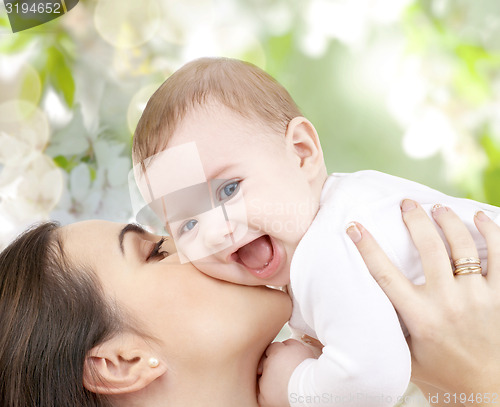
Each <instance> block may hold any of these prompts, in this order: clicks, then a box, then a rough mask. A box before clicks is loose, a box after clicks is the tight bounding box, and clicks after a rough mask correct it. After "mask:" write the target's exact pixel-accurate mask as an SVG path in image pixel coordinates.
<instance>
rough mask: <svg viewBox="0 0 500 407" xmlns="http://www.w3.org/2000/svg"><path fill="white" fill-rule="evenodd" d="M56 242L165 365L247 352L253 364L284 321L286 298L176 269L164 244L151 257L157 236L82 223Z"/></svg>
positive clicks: (127, 228)
mask: <svg viewBox="0 0 500 407" xmlns="http://www.w3.org/2000/svg"><path fill="white" fill-rule="evenodd" d="M61 237H62V241H63V245H64V252H65V254H66V255H67V256H68V257H69V259H70V260H71V261H72V262H73V263H75V264H82V265H86V266H89V267H91V268H92V269H93V270H95V272H96V274H97V276H98V278H99V279H100V280H101V283H102V285H103V288H104V291H105V293H106V295H107V297H108V298H110V299H112V300H113V301H116V302H117V303H118V304H119V305H120V306H122V307H124V308H125V309H126V310H127V311H128V312H129V314H130V315H131V316H132V317H134V319H137V320H138V321H139V322H140V323H141V327H143V328H144V329H146V330H147V333H148V334H150V335H152V336H153V337H155V338H156V339H158V341H159V343H160V344H161V345H160V346H161V348H162V351H164V356H165V357H166V358H168V359H169V360H170V363H175V362H174V361H175V360H177V359H179V360H182V364H183V365H189V364H190V363H191V362H192V363H197V361H199V360H200V357H201V358H203V359H204V360H207V361H208V360H210V359H211V357H213V359H214V360H217V358H220V355H221V352H223V353H224V354H227V353H234V354H235V355H236V354H238V352H247V353H248V352H249V351H250V353H252V352H251V350H252V349H255V353H256V357H257V358H258V355H257V354H258V353H259V355H260V353H262V351H263V349H264V348H265V346H266V345H267V344H268V343H269V342H270V341H271V340H272V339H273V338H274V336H275V335H276V334H277V332H278V331H279V329H280V328H281V326H282V325H283V324H284V323H285V322H286V321H287V320H288V318H289V316H290V312H291V304H290V299H289V297H288V296H287V295H286V294H284V293H282V292H280V291H276V290H271V289H268V288H265V287H247V286H242V285H235V284H230V283H226V282H223V281H220V280H216V279H213V278H211V277H208V276H206V275H204V274H202V273H201V272H200V271H198V270H197V269H196V268H194V267H193V266H192V265H191V264H189V263H188V264H180V262H179V260H178V256H177V255H176V254H175V253H174V250H175V248H174V245H173V242H171V241H170V240H168V239H167V240H166V241H165V242H164V243H163V244H162V247H161V249H160V251H166V252H168V253H169V254H168V255H167V254H159V255H157V256H151V253H152V252H153V251H154V249H155V244H156V243H157V242H158V241H159V240H160V237H158V236H155V235H151V234H149V233H147V232H144V231H142V230H141V229H139V228H137V227H133V226H130V225H128V226H127V225H122V224H117V223H111V222H105V221H86V222H80V223H76V224H72V225H69V226H65V227H63V228H62V229H61ZM153 253H154V252H153ZM176 357H178V358H177V359H176ZM178 363H179V366H178V368H179V369H181V362H178Z"/></svg>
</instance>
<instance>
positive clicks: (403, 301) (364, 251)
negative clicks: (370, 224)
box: [346, 222, 414, 314]
mask: <svg viewBox="0 0 500 407" xmlns="http://www.w3.org/2000/svg"><path fill="white" fill-rule="evenodd" d="M346 233H347V235H348V236H349V237H350V238H351V240H352V241H353V242H354V244H355V245H356V247H357V249H358V251H359V253H360V254H361V257H363V261H364V262H365V264H366V266H367V267H368V270H369V271H370V273H371V275H372V276H373V278H374V279H375V281H376V282H377V283H378V285H379V286H380V288H382V290H384V292H385V294H386V295H387V297H389V300H391V302H392V304H393V305H394V307H395V308H396V309H397V310H398V311H400V312H401V313H402V314H405V313H407V312H408V313H411V312H412V310H411V309H408V308H411V307H410V304H412V301H409V297H410V296H411V295H412V294H414V288H413V284H411V283H410V282H409V281H408V280H407V278H406V277H405V276H404V275H403V274H401V272H400V271H399V270H398V269H397V268H396V267H395V266H394V265H393V264H392V262H391V261H390V260H389V258H388V257H387V255H386V254H385V253H384V251H383V250H382V249H381V248H380V246H379V245H378V243H377V242H376V241H375V239H374V238H373V236H372V235H371V234H370V233H369V232H368V231H367V230H366V229H365V228H363V226H361V225H360V224H359V223H357V222H352V223H350V224H349V225H348V227H347V229H346Z"/></svg>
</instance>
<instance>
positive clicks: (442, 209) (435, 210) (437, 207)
mask: <svg viewBox="0 0 500 407" xmlns="http://www.w3.org/2000/svg"><path fill="white" fill-rule="evenodd" d="M447 210H448V208H447V207H446V206H444V205H442V204H436V205H434V206H433V207H432V209H431V211H432V213H441V212H445V211H447Z"/></svg>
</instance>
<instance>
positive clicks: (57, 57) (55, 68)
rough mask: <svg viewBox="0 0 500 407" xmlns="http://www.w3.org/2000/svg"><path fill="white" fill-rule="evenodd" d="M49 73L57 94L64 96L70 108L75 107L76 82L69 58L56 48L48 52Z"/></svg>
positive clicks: (53, 47)
mask: <svg viewBox="0 0 500 407" xmlns="http://www.w3.org/2000/svg"><path fill="white" fill-rule="evenodd" d="M46 69H47V73H48V75H49V77H50V83H51V84H52V86H54V89H55V90H56V92H57V93H59V94H60V95H62V96H63V98H64V101H65V102H66V104H67V105H68V106H69V107H73V102H74V96H75V81H74V79H73V74H72V73H71V69H70V67H69V66H68V62H67V58H66V57H65V55H64V54H63V53H62V52H61V51H60V50H59V49H58V48H57V47H55V46H52V47H50V48H49V49H48V50H47V67H46Z"/></svg>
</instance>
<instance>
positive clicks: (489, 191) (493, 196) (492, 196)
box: [483, 167, 500, 206]
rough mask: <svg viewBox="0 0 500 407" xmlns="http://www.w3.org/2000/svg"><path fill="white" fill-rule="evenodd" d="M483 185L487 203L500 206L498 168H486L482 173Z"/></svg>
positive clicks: (499, 170)
mask: <svg viewBox="0 0 500 407" xmlns="http://www.w3.org/2000/svg"><path fill="white" fill-rule="evenodd" d="M483 185H484V192H485V195H486V199H487V201H488V203H489V204H491V205H496V206H500V167H494V168H488V169H486V170H485V171H484V175H483Z"/></svg>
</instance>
